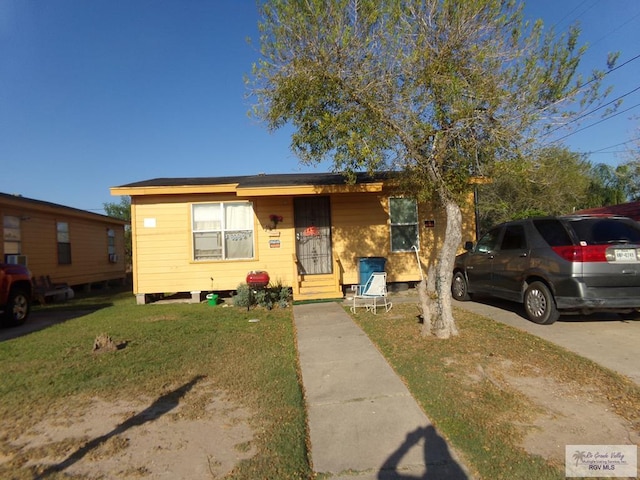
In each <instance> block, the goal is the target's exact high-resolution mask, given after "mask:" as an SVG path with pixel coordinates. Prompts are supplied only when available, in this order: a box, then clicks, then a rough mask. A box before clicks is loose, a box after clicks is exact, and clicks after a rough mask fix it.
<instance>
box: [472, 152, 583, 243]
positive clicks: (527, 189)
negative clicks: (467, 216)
mask: <svg viewBox="0 0 640 480" xmlns="http://www.w3.org/2000/svg"><path fill="white" fill-rule="evenodd" d="M590 168H591V164H590V163H589V162H588V161H587V160H585V159H584V158H583V156H582V155H580V154H578V153H573V152H570V151H569V150H567V149H566V148H563V147H547V148H543V149H541V150H539V151H538V152H535V153H534V154H533V156H531V157H527V158H518V159H514V160H510V161H497V162H494V163H492V164H491V165H489V166H488V167H487V175H488V176H489V178H490V179H491V182H490V183H488V184H484V185H482V186H481V187H480V188H479V195H478V207H479V210H480V215H479V223H480V228H481V230H482V231H486V230H487V229H489V228H491V227H492V226H494V225H496V224H498V223H501V222H505V221H508V220H514V219H517V218H528V217H533V216H538V215H562V214H566V213H571V212H572V211H574V210H576V209H578V208H582V205H583V204H584V203H585V201H586V198H587V195H588V193H589V188H590V186H591V177H590V175H589V174H588V172H589V170H590Z"/></svg>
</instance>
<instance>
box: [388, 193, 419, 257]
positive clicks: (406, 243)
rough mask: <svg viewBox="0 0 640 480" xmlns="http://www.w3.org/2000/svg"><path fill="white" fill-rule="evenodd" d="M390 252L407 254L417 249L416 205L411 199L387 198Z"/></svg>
mask: <svg viewBox="0 0 640 480" xmlns="http://www.w3.org/2000/svg"><path fill="white" fill-rule="evenodd" d="M389 220H390V224H391V251H392V252H407V251H410V250H411V247H413V246H414V245H415V246H416V247H419V246H420V244H419V238H418V203H417V202H416V201H415V200H414V199H412V198H397V197H396V198H394V197H392V198H389Z"/></svg>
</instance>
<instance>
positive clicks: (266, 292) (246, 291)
mask: <svg viewBox="0 0 640 480" xmlns="http://www.w3.org/2000/svg"><path fill="white" fill-rule="evenodd" d="M290 297H291V290H290V289H289V287H284V286H282V285H281V284H280V283H277V284H275V285H274V284H269V285H268V286H267V288H260V289H256V290H253V289H252V288H251V287H249V285H247V284H246V283H242V284H240V285H238V288H237V290H236V294H235V295H234V296H233V304H234V305H235V306H236V307H247V308H249V307H255V306H260V307H264V308H266V309H268V310H271V309H272V308H274V307H275V306H278V307H279V308H287V307H288V306H289V298H290Z"/></svg>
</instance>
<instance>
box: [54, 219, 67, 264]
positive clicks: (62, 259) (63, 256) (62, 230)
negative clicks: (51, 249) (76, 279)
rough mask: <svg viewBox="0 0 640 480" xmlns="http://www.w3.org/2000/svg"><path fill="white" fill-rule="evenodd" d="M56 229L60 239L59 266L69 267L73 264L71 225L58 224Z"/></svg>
mask: <svg viewBox="0 0 640 480" xmlns="http://www.w3.org/2000/svg"><path fill="white" fill-rule="evenodd" d="M56 229H57V237H58V265H69V264H71V241H70V237H69V224H68V223H67V222H58V223H57V224H56Z"/></svg>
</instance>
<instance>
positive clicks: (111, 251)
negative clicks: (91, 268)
mask: <svg viewBox="0 0 640 480" xmlns="http://www.w3.org/2000/svg"><path fill="white" fill-rule="evenodd" d="M107 254H108V255H115V254H116V232H115V231H114V230H113V228H108V229H107Z"/></svg>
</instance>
